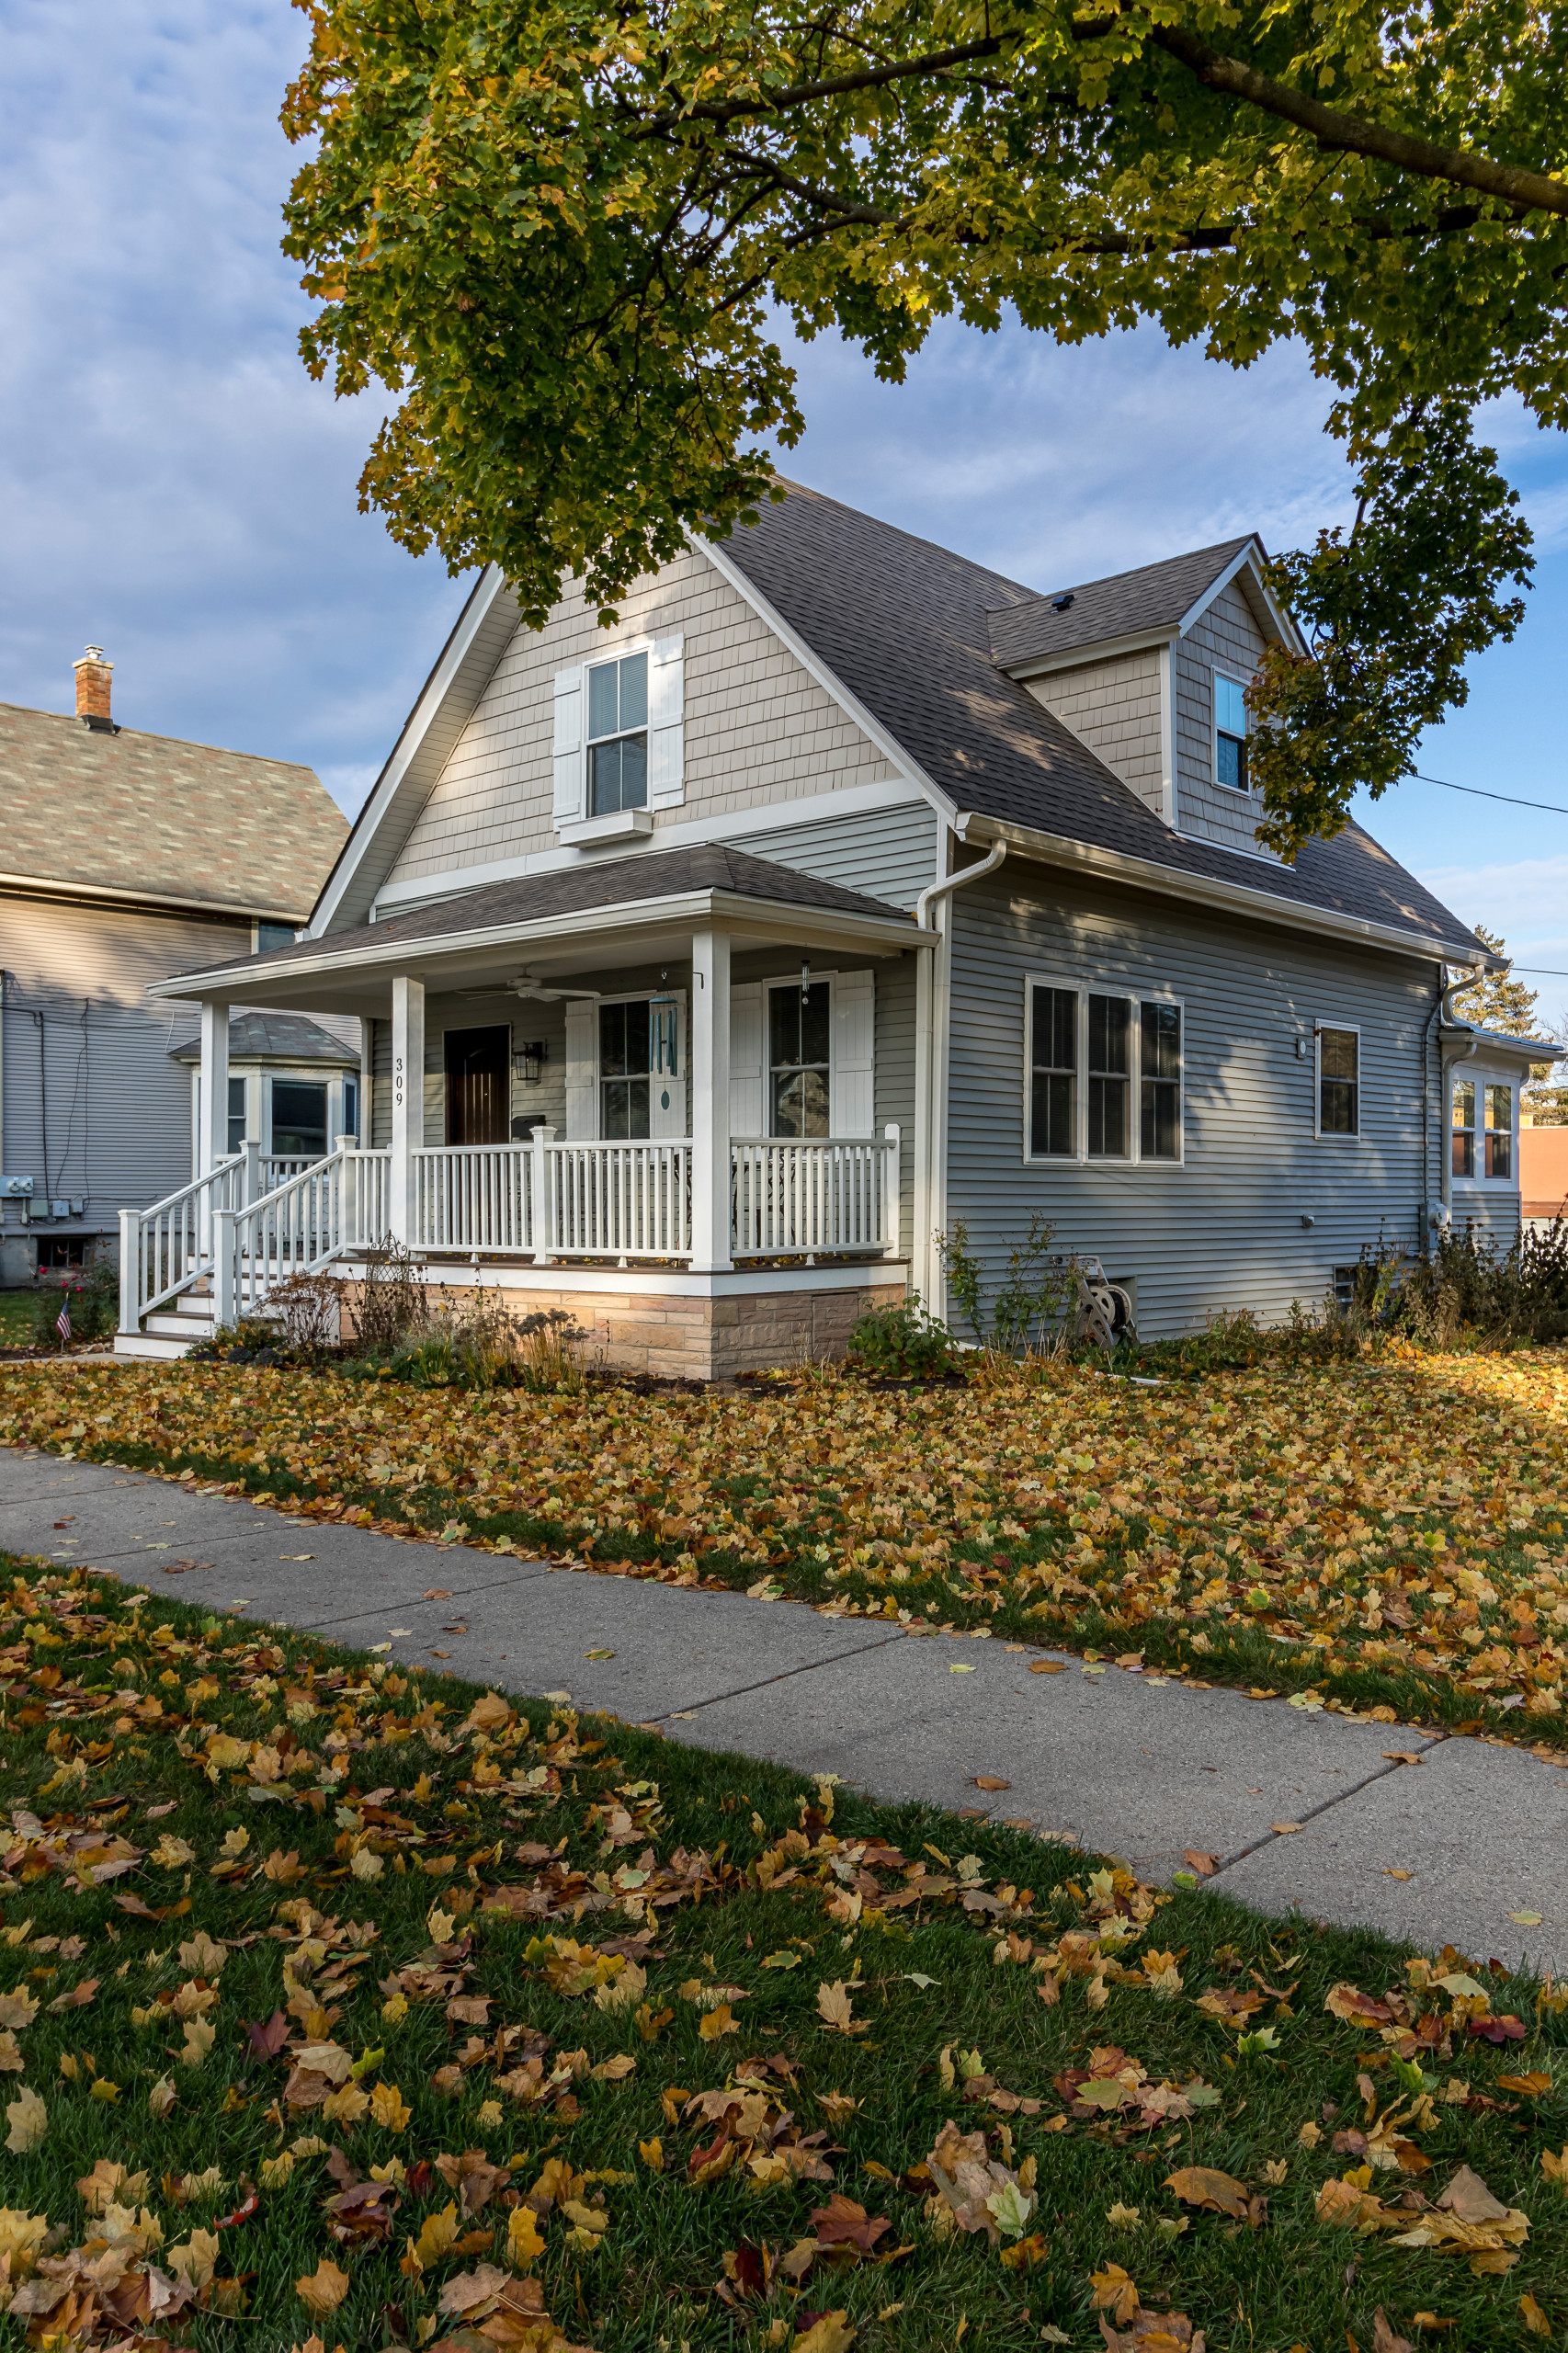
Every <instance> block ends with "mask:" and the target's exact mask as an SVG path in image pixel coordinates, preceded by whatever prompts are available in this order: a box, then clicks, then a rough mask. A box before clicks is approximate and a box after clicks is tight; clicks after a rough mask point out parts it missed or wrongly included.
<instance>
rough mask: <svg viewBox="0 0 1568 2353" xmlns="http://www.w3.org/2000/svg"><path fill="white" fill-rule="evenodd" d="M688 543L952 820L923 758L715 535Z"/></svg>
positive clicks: (890, 760) (889, 759)
mask: <svg viewBox="0 0 1568 2353" xmlns="http://www.w3.org/2000/svg"><path fill="white" fill-rule="evenodd" d="M688 545H689V546H690V547H691V549H692V551H693V552H694V553H696V554H698V555H703V556H706V557H707V559H708V561H709V563H710V564H711V565H712V566H713V569H714V571H715V572H717V573H718V574H720V576H721V578H722V579H724V580H727V581H728V582H729V584H730V585H731V587H732V588H733V590H734V591H735V594H736V595H737V596H738V597H744V599H745V602H746V603H747V604H748V605H749V606H750V607H751V608H752V610H753V612H754V613H755V614H756V617H757V619H758V620H760V621H761V622H762V623H763V624H764V626H765V627H766V628H767V629H770V630H771V631H773V634H774V636H775V637H776V638H778V641H779V643H780V644H782V645H786V646H788V648H789V650H790V653H791V654H793V655H794V657H795V659H796V661H797V662H798V663H799V664H800V665H801V668H802V669H803V670H807V671H809V672H810V674H811V676H812V677H813V678H814V679H815V680H816V682H817V684H818V686H819V687H821V688H822V689H823V692H824V694H829V695H831V696H832V697H833V699H834V701H835V703H836V704H837V705H838V707H839V709H840V710H842V711H844V712H845V713H846V716H847V717H848V718H850V719H852V720H853V721H854V722H855V724H856V726H857V727H858V729H859V730H860V733H862V734H863V735H866V736H869V738H870V740H871V742H872V743H873V744H874V745H876V747H877V749H878V751H879V752H881V756H882V757H883V759H884V760H886V761H887V763H888V765H889V767H892V768H896V769H897V771H898V773H899V775H900V776H902V777H904V778H906V779H908V781H909V782H910V783H911V784H913V785H915V787H917V789H918V790H919V791H920V792H921V794H922V795H923V796H924V798H925V799H926V800H927V801H930V803H931V806H932V808H933V809H935V810H936V812H937V815H938V816H939V817H943V818H945V819H946V820H947V822H948V823H949V824H951V823H952V819H953V811H954V806H955V804H954V802H953V801H951V800H950V799H949V796H948V795H947V793H945V792H944V791H943V790H942V788H941V786H940V785H939V784H937V783H936V782H935V781H934V780H933V779H931V778H930V777H928V776H927V775H926V771H925V769H924V768H923V767H921V766H920V763H919V761H918V760H916V759H914V758H913V757H912V756H911V755H910V754H909V752H908V751H906V750H905V748H904V746H903V745H902V744H901V743H900V742H899V740H898V738H897V736H896V735H893V734H892V733H890V732H889V731H888V729H887V728H885V727H884V726H883V725H882V722H881V720H880V719H876V718H873V717H872V715H871V713H870V712H869V710H867V709H866V706H865V704H864V703H863V702H861V701H860V700H859V699H858V696H856V695H853V694H851V693H850V691H849V688H847V687H846V685H845V683H844V681H843V679H842V678H840V677H838V676H835V673H834V672H833V671H832V670H830V669H829V668H828V666H827V664H826V663H825V662H824V660H823V658H822V656H821V654H817V653H815V652H814V651H813V650H812V647H811V646H810V645H808V644H807V642H806V641H805V639H804V638H803V637H802V636H801V634H800V632H799V631H797V630H794V629H791V628H790V624H789V622H788V621H787V620H785V619H784V616H783V614H782V613H780V612H779V611H778V610H777V608H775V607H774V606H773V605H771V604H770V603H769V602H768V600H767V597H765V596H764V595H763V593H762V591H761V589H760V588H758V587H757V585H756V582H755V581H752V580H750V579H748V578H747V576H746V574H744V572H743V571H742V569H741V567H740V565H739V564H738V563H735V561H734V559H733V557H732V556H730V555H727V554H726V553H725V551H724V550H723V549H722V547H720V546H718V545H717V544H716V543H715V542H714V541H713V540H705V539H701V538H699V536H697V535H696V534H695V533H693V534H688Z"/></svg>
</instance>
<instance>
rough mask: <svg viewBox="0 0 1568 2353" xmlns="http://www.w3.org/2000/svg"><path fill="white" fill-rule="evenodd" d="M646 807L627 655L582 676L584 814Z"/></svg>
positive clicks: (642, 662)
mask: <svg viewBox="0 0 1568 2353" xmlns="http://www.w3.org/2000/svg"><path fill="white" fill-rule="evenodd" d="M647 806H648V656H647V655H646V654H627V655H625V656H624V658H623V659H622V660H620V661H619V662H598V663H596V664H595V665H593V667H592V668H591V669H590V670H589V672H588V814H589V816H590V817H610V816H614V815H615V814H616V813H617V812H618V811H619V810H621V809H646V807H647ZM646 1132H647V1131H646V1129H644V1131H643V1133H644V1134H646Z"/></svg>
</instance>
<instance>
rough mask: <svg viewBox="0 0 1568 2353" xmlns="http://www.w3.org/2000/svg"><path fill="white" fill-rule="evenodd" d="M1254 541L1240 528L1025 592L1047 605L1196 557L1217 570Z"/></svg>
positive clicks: (990, 609) (998, 608)
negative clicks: (1234, 534)
mask: <svg viewBox="0 0 1568 2353" xmlns="http://www.w3.org/2000/svg"><path fill="white" fill-rule="evenodd" d="M1253 540H1257V544H1258V546H1259V547H1260V548H1261V547H1262V545H1263V541H1262V539H1261V537H1260V536H1259V534H1258V533H1257V532H1256V531H1244V532H1243V533H1242V534H1241V536H1240V538H1239V539H1234V540H1215V541H1214V542H1213V544H1212V545H1211V546H1210V547H1203V548H1184V549H1182V551H1180V553H1179V554H1176V555H1163V556H1158V557H1156V558H1155V560H1154V561H1153V563H1133V564H1129V566H1128V567H1127V569H1126V571H1125V572H1105V573H1102V574H1100V575H1099V577H1098V578H1097V579H1096V580H1072V581H1063V583H1062V585H1061V586H1060V587H1057V588H1041V589H1039V590H1034V589H1031V590H1030V592H1029V593H1030V596H1031V597H1039V599H1040V602H1041V603H1044V604H1049V603H1050V601H1051V598H1052V597H1064V596H1068V595H1072V596H1074V597H1079V596H1086V595H1087V594H1088V592H1089V590H1090V589H1091V588H1109V587H1113V586H1114V585H1116V584H1117V583H1118V582H1119V581H1125V580H1142V579H1145V578H1147V577H1148V576H1149V575H1150V574H1153V573H1156V572H1165V571H1166V570H1169V569H1172V568H1174V567H1175V566H1176V564H1178V563H1197V562H1198V560H1199V557H1200V556H1206V555H1211V556H1213V557H1215V558H1216V559H1217V560H1216V563H1215V565H1214V569H1215V571H1216V572H1220V571H1222V570H1223V568H1224V566H1225V565H1226V564H1227V563H1229V562H1230V560H1231V558H1232V557H1233V555H1236V554H1238V553H1239V552H1240V551H1241V550H1242V549H1243V548H1244V547H1247V546H1249V545H1250V544H1251V542H1252V541H1253ZM985 609H986V611H987V613H988V614H989V613H994V612H998V613H1005V612H1012V611H1014V610H1016V609H1017V608H1016V607H1013V606H1011V605H988V606H987V607H986V608H985Z"/></svg>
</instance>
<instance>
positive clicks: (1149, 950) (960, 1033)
mask: <svg viewBox="0 0 1568 2353" xmlns="http://www.w3.org/2000/svg"><path fill="white" fill-rule="evenodd" d="M952 907H953V914H952V922H953V926H954V932H953V940H954V948H953V983H952V998H951V1016H950V1051H949V1079H948V1085H949V1116H948V1176H947V1219H948V1222H949V1225H950V1224H951V1223H952V1222H953V1221H954V1220H956V1219H959V1218H962V1219H963V1220H965V1221H966V1222H967V1223H968V1225H969V1228H970V1233H971V1241H972V1242H973V1243H974V1244H975V1245H977V1246H978V1248H979V1250H980V1252H981V1255H982V1256H983V1260H984V1262H985V1265H986V1267H987V1269H988V1273H989V1274H990V1275H991V1277H992V1278H993V1279H994V1277H995V1275H996V1274H997V1273H998V1272H999V1270H1000V1268H1001V1267H1002V1264H1003V1262H1004V1261H1005V1259H1006V1253H1007V1251H1008V1249H1009V1248H1010V1246H1011V1245H1013V1244H1014V1243H1016V1242H1017V1241H1020V1240H1021V1239H1022V1238H1023V1237H1024V1235H1025V1234H1026V1233H1027V1232H1028V1223H1029V1219H1030V1215H1031V1213H1033V1212H1035V1211H1040V1213H1042V1214H1043V1215H1044V1216H1045V1217H1047V1218H1048V1219H1050V1220H1051V1222H1052V1224H1053V1226H1054V1228H1055V1246H1056V1247H1057V1248H1059V1249H1062V1250H1066V1251H1074V1252H1077V1253H1079V1254H1081V1255H1084V1256H1096V1257H1098V1258H1100V1259H1101V1260H1102V1262H1103V1263H1104V1266H1105V1267H1106V1271H1107V1272H1108V1274H1109V1275H1111V1276H1112V1277H1122V1278H1126V1277H1131V1278H1132V1279H1134V1280H1135V1282H1136V1287H1137V1302H1138V1320H1139V1324H1140V1327H1141V1329H1142V1331H1143V1332H1144V1333H1145V1334H1146V1335H1150V1336H1160V1335H1163V1334H1171V1333H1176V1332H1181V1331H1184V1330H1191V1329H1194V1328H1199V1327H1201V1325H1202V1324H1203V1322H1204V1320H1205V1317H1206V1316H1207V1315H1208V1314H1209V1313H1210V1312H1212V1311H1213V1310H1216V1309H1219V1308H1229V1309H1235V1308H1251V1309H1253V1310H1255V1311H1256V1313H1258V1314H1259V1315H1260V1316H1261V1317H1262V1318H1263V1319H1264V1320H1265V1321H1266V1322H1270V1323H1273V1322H1278V1321H1279V1320H1281V1319H1282V1318H1284V1317H1285V1316H1287V1315H1288V1314H1289V1313H1290V1302H1291V1301H1292V1300H1293V1299H1300V1300H1301V1301H1302V1302H1303V1303H1305V1304H1307V1305H1310V1306H1316V1305H1317V1304H1318V1303H1319V1302H1321V1301H1322V1299H1323V1296H1324V1291H1325V1289H1326V1288H1327V1286H1328V1284H1329V1282H1330V1281H1331V1279H1332V1276H1333V1272H1334V1269H1335V1267H1341V1266H1346V1265H1349V1264H1351V1263H1352V1262H1353V1261H1354V1260H1355V1259H1356V1257H1357V1256H1358V1253H1359V1252H1360V1250H1361V1249H1362V1248H1363V1247H1374V1248H1375V1247H1376V1246H1377V1245H1378V1244H1379V1243H1380V1241H1381V1242H1382V1243H1384V1244H1387V1245H1392V1246H1394V1247H1396V1248H1398V1249H1401V1250H1403V1251H1404V1252H1405V1253H1406V1254H1409V1253H1412V1252H1414V1250H1415V1248H1416V1246H1417V1244H1418V1240H1419V1237H1420V1233H1421V1230H1422V1229H1421V1222H1420V1221H1421V1214H1422V1211H1423V1205H1424V1204H1425V1203H1426V1201H1427V1199H1429V1198H1432V1199H1435V1198H1436V1187H1437V1134H1438V1127H1439V1122H1438V1120H1437V1095H1436V1087H1435V1085H1434V1088H1433V1093H1432V1098H1431V1108H1432V1118H1431V1122H1430V1128H1429V1142H1428V1153H1429V1159H1428V1169H1427V1173H1426V1178H1425V1180H1424V1176H1423V1170H1422V1163H1421V1147H1422V1100H1423V1081H1422V1069H1423V1058H1424V1057H1423V1046H1424V1040H1425V1035H1426V1025H1427V1022H1428V1019H1429V1017H1430V1015H1431V1011H1432V1007H1433V1005H1434V1002H1435V994H1436V980H1437V974H1436V970H1435V968H1434V967H1433V966H1431V965H1428V964H1426V963H1424V962H1422V961H1418V960H1416V959H1414V958H1409V959H1407V958H1400V957H1393V956H1381V955H1376V954H1373V953H1371V952H1368V951H1362V950H1359V949H1352V948H1338V947H1335V946H1330V945H1326V944H1324V945H1319V944H1317V943H1314V942H1313V941H1312V940H1311V939H1310V938H1306V937H1302V936H1295V935H1291V934H1287V933H1283V932H1270V931H1267V930H1266V929H1264V928H1263V927H1262V926H1247V925H1245V924H1243V923H1239V922H1238V923H1233V922H1230V921H1227V920H1226V919H1223V918H1221V917H1217V916H1210V915H1184V914H1182V913H1181V912H1180V911H1179V910H1177V909H1176V908H1175V907H1173V906H1172V905H1171V904H1169V903H1168V902H1162V901H1158V900H1154V899H1152V898H1144V899H1142V900H1141V899H1139V898H1137V897H1136V896H1134V895H1133V894H1132V893H1131V892H1129V893H1118V892H1114V891H1111V890H1109V889H1105V890H1100V889H1094V888H1085V887H1083V886H1080V885H1079V884H1077V883H1076V882H1073V883H1067V882H1065V881H1063V879H1062V878H1061V877H1059V876H1057V875H1055V874H1053V873H1052V872H1051V871H1050V870H1047V869H1044V868H1040V867H1028V866H1026V865H1024V864H1023V863H1022V862H1021V861H1017V862H1015V861H1012V860H1009V862H1008V865H1007V868H1006V872H1005V873H1004V875H1002V876H1001V877H1000V878H999V879H998V881H997V882H985V883H981V884H977V885H975V886H974V887H972V888H971V889H970V890H967V891H963V892H958V893H956V894H955V896H954V899H953V902H952ZM1031 972H1034V973H1038V974H1040V976H1041V977H1044V978H1048V979H1056V980H1058V981H1059V982H1061V983H1063V984H1074V983H1080V982H1081V983H1084V984H1085V985H1087V986H1088V987H1090V988H1093V987H1094V986H1095V985H1096V983H1103V984H1105V985H1106V986H1107V987H1108V988H1109V989H1111V990H1120V989H1125V990H1126V991H1127V992H1128V993H1129V994H1131V995H1137V994H1139V993H1147V994H1151V995H1154V994H1161V995H1166V994H1168V995H1175V996H1176V997H1179V998H1180V999H1181V1000H1182V1003H1183V1008H1184V1017H1183V1056H1184V1145H1185V1158H1184V1161H1183V1163H1182V1164H1181V1165H1170V1164H1165V1163H1148V1164H1144V1165H1126V1164H1110V1163H1107V1162H1103V1161H1101V1162H1092V1163H1086V1164H1082V1165H1080V1164H1075V1163H1071V1162H1048V1161H1030V1160H1028V1159H1027V1158H1026V1147H1027V1127H1026V1116H1027V1115H1026V1073H1025V1067H1024V1052H1025V1028H1024V1022H1025V995H1024V992H1025V983H1026V976H1027V975H1028V974H1029V973H1031ZM1320 1021H1321V1022H1328V1023H1330V1024H1335V1023H1345V1024H1348V1025H1351V1026H1354V1027H1358V1029H1359V1030H1360V1037H1361V1133H1360V1135H1359V1136H1358V1137H1357V1138H1354V1139H1349V1138H1338V1137H1334V1138H1327V1137H1325V1138H1322V1139H1319V1138H1317V1137H1316V1136H1315V1135H1314V1133H1313V1125H1314V1122H1313V1090H1314V1086H1315V1076H1316V1065H1315V1061H1314V1059H1313V1058H1312V1025H1313V1023H1314V1022H1320ZM1298 1038H1304V1039H1305V1040H1306V1042H1307V1059H1305V1060H1304V1061H1298V1060H1297V1059H1296V1051H1295V1049H1296V1040H1297V1039H1298ZM1435 1069H1436V1057H1435V1054H1434V1057H1433V1070H1434V1075H1435ZM1080 1083H1081V1081H1080ZM1134 1109H1136V1107H1134ZM1500 1214H1501V1216H1502V1217H1503V1220H1504V1222H1505V1223H1506V1209H1503V1208H1502V1205H1500ZM1516 1215H1517V1204H1516ZM1304 1217H1311V1218H1312V1220H1313V1221H1314V1223H1313V1224H1312V1226H1311V1227H1307V1226H1304V1225H1303V1224H1302V1222H1301V1221H1302V1219H1303V1218H1304ZM1504 1238H1505V1239H1506V1238H1508V1236H1507V1235H1506V1233H1505V1234H1504Z"/></svg>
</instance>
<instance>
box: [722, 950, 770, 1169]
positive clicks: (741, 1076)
mask: <svg viewBox="0 0 1568 2353" xmlns="http://www.w3.org/2000/svg"><path fill="white" fill-rule="evenodd" d="M762 995H763V991H762V983H761V982H760V981H745V982H743V983H741V985H740V986H739V987H738V988H735V987H732V989H731V991H730V1133H731V1134H732V1135H733V1136H765V1135H766V1134H767V1107H766V1104H765V1103H764V1100H763V1083H762V1082H763V1069H762Z"/></svg>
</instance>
